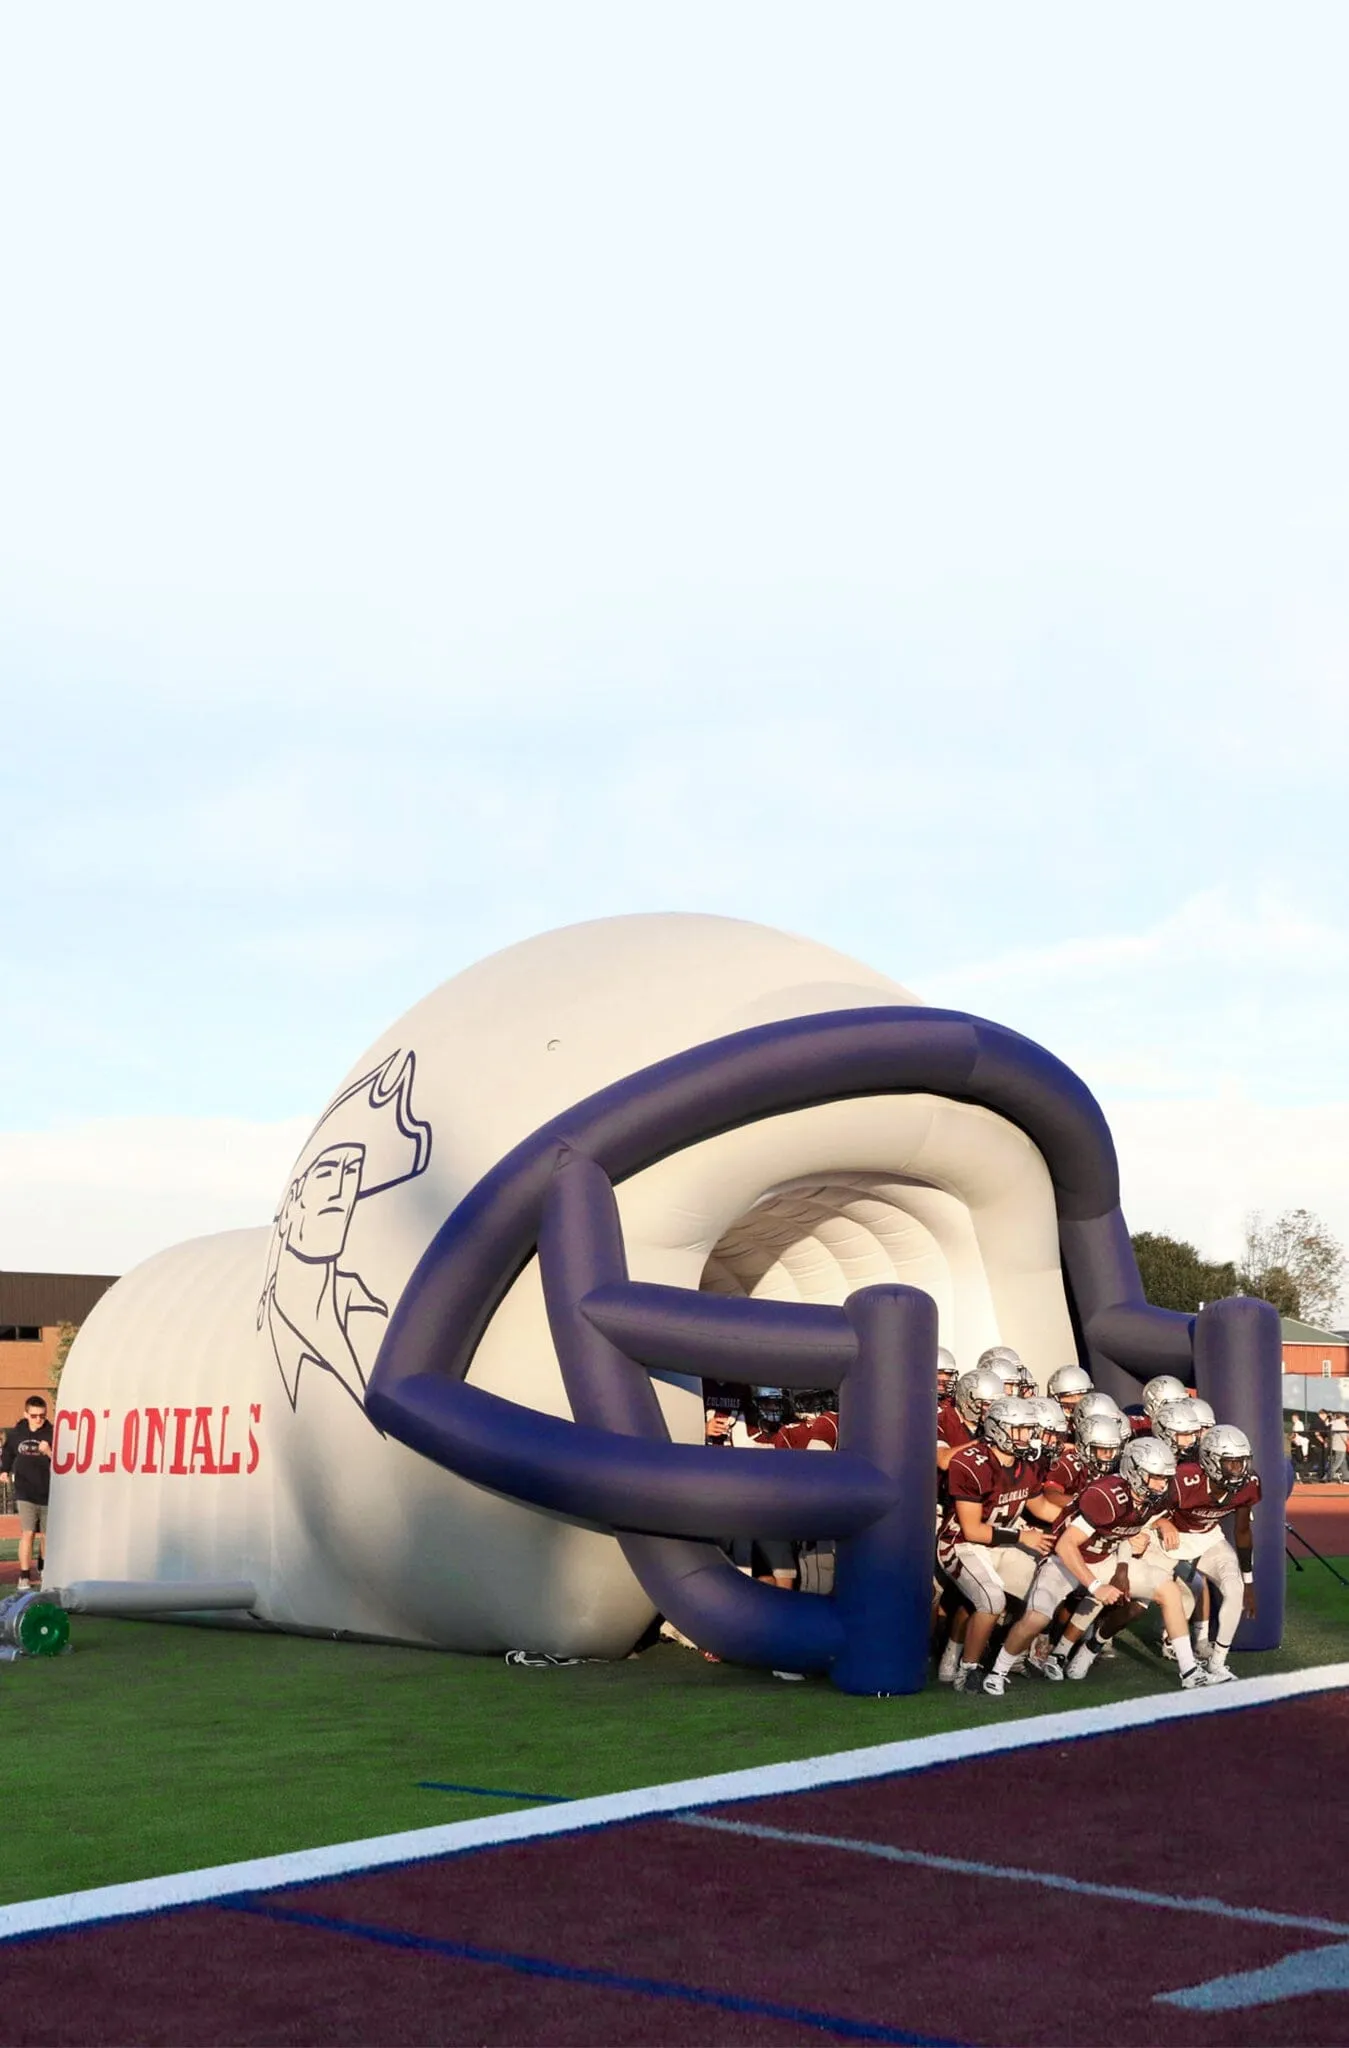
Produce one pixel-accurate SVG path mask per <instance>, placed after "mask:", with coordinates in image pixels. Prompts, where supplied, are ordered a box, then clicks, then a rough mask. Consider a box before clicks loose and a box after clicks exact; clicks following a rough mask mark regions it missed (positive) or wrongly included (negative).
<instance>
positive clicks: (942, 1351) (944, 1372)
mask: <svg viewBox="0 0 1349 2048" xmlns="http://www.w3.org/2000/svg"><path fill="white" fill-rule="evenodd" d="M959 1377H960V1367H959V1366H958V1365H957V1364H956V1355H955V1353H954V1351H948V1350H947V1348H946V1346H945V1345H944V1344H939V1345H938V1346H937V1395H938V1398H939V1399H940V1397H941V1396H942V1395H943V1394H949V1393H950V1391H951V1389H952V1387H953V1386H954V1385H955V1383H956V1381H957V1380H958V1379H959Z"/></svg>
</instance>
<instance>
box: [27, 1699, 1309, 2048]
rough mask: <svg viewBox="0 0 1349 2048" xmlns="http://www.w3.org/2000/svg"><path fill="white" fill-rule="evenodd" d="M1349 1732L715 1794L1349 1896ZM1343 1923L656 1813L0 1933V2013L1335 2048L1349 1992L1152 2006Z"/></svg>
mask: <svg viewBox="0 0 1349 2048" xmlns="http://www.w3.org/2000/svg"><path fill="white" fill-rule="evenodd" d="M1347 1756H1349V1693H1336V1694H1322V1695H1319V1696H1317V1697H1315V1698H1313V1699H1310V1700H1304V1701H1293V1702H1289V1703H1287V1704H1285V1705H1280V1706H1271V1707H1258V1708H1251V1709H1249V1710H1246V1711H1244V1712H1240V1713H1228V1714H1222V1715H1217V1716H1213V1717H1201V1718H1199V1719H1197V1720H1193V1721H1182V1722H1178V1723H1172V1724H1169V1725H1167V1724H1164V1725H1162V1726H1159V1727H1156V1728H1145V1729H1137V1730H1132V1731H1129V1732H1127V1733H1124V1734H1120V1735H1111V1736H1103V1737H1099V1738H1095V1739H1092V1740H1089V1741H1082V1742H1077V1743H1073V1744H1069V1745H1065V1746H1063V1747H1061V1748H1060V1747H1055V1748H1043V1749H1033V1750H1026V1751H1019V1752H1017V1751H1013V1752H1011V1753H1009V1754H1007V1755H1004V1756H997V1757H990V1758H986V1759H981V1760H977V1761H972V1762H968V1763H954V1764H951V1765H947V1766H944V1767H942V1768H940V1769H937V1770H933V1771H928V1772H925V1773H922V1774H914V1775H911V1776H907V1777H897V1778H889V1779H872V1780H869V1781H866V1782H862V1783H858V1784H855V1785H844V1786H837V1787H831V1788H827V1789H824V1790H820V1791H811V1792H801V1793H794V1794H790V1795H787V1796H780V1797H775V1798H772V1799H765V1800H757V1801H753V1802H746V1803H739V1804H735V1805H731V1806H726V1807H722V1808H717V1809H709V1811H711V1812H713V1813H715V1814H717V1815H719V1816H720V1817H723V1818H726V1819H731V1820H735V1821H737V1822H748V1823H750V1824H753V1825H757V1824H767V1825H770V1826H772V1827H778V1828H788V1829H793V1830H798V1831H806V1832H812V1833H821V1834H829V1835H834V1836H843V1837H848V1838H851V1839H855V1840H861V1841H868V1842H883V1843H888V1844H891V1845H896V1846H901V1847H904V1848H906V1849H911V1850H917V1851H922V1852H927V1853H931V1854H936V1855H944V1856H957V1857H961V1858H968V1859H971V1860H975V1861H978V1862H982V1863H988V1864H999V1865H1005V1864H1014V1865H1019V1866H1022V1867H1029V1868H1031V1869H1034V1870H1043V1871H1047V1872H1056V1873H1059V1874H1060V1875H1065V1876H1069V1877H1073V1878H1076V1879H1078V1880H1079V1881H1081V1880H1086V1881H1089V1882H1092V1883H1105V1884H1114V1885H1125V1886H1135V1887H1139V1888H1142V1889H1146V1890H1148V1891H1151V1892H1165V1893H1177V1894H1183V1895H1188V1896H1191V1897H1194V1896H1196V1895H1205V1896H1208V1897H1216V1898H1218V1899H1221V1900H1224V1901H1226V1902H1228V1903H1229V1904H1231V1905H1232V1906H1234V1907H1246V1908H1260V1909H1264V1910H1266V1911H1269V1910H1273V1911H1277V1912H1286V1913H1292V1914H1299V1915H1308V1914H1310V1915H1318V1916H1325V1917H1327V1918H1330V1919H1341V1918H1343V1919H1347V1920H1349V1886H1346V1882H1345V1863H1346V1852H1347V1851H1349V1829H1346V1828H1345V1826H1344V1820H1345V1816H1346V1801H1345V1799H1344V1797H1343V1795H1342V1794H1340V1795H1339V1796H1338V1797H1337V1795H1336V1794H1335V1793H1334V1792H1333V1790H1332V1789H1331V1788H1332V1787H1334V1786H1336V1785H1342V1784H1343V1782H1344V1766H1345V1759H1346V1757H1347ZM1318 1801H1320V1802H1322V1803H1321V1804H1320V1805H1319V1806H1318ZM1318 1813H1319V1816H1320V1818H1319V1820H1318V1818H1317V1816H1318ZM309 1921H317V1922H318V1923H319V1924H307V1922H309ZM1328 1939H1329V1937H1327V1936H1324V1935H1318V1934H1315V1933H1310V1932H1304V1931H1300V1930H1296V1929H1285V1928H1270V1927H1264V1926H1260V1925H1258V1924H1256V1925H1252V1924H1250V1923H1244V1922H1241V1921H1238V1920H1228V1919H1221V1918H1210V1917H1200V1916H1197V1915H1191V1914H1188V1913H1186V1914H1182V1913H1177V1912H1172V1911H1168V1910H1165V1909H1163V1908H1160V1907H1156V1906H1146V1905H1138V1904H1132V1903H1125V1902H1121V1901H1119V1900H1104V1899H1097V1898H1092V1897H1084V1896H1081V1895H1077V1894H1072V1893H1067V1892H1063V1891H1054V1890H1048V1889H1043V1888H1041V1887H1038V1886H1032V1885H1027V1884H1017V1883H1010V1882H1007V1881H1005V1880H1002V1879H996V1878H990V1877H977V1876H971V1875H966V1874H952V1873H943V1872H939V1871H934V1870H932V1869H930V1868H914V1867H910V1866H903V1865H895V1864H889V1863H885V1862H882V1861H879V1860H877V1859H876V1858H874V1857H871V1856H867V1855H864V1854H859V1853H856V1852H854V1851H849V1850H845V1849H828V1848H819V1847H804V1846H801V1845H799V1844H795V1843H779V1842H771V1841H764V1840H762V1839H758V1838H750V1837H746V1836H737V1835H724V1834H719V1833H714V1832H710V1831H707V1830H704V1829H702V1828H695V1827H690V1826H688V1825H686V1824H685V1823H682V1822H680V1821H676V1820H669V1819H658V1820H650V1821H638V1822H633V1823H629V1824H626V1825H624V1826H619V1827H612V1828H607V1829H601V1830H596V1831H593V1832H591V1833H588V1834H583V1835H572V1836H560V1837H553V1838H550V1839H545V1840H541V1841H537V1842H523V1843H517V1844H512V1845H507V1846H503V1847H500V1848H490V1849H482V1850H477V1851H473V1852H470V1853H467V1854H463V1855H460V1856H457V1857H450V1858H445V1859H442V1860H441V1861H439V1862H434V1863H425V1864H414V1865H409V1866H405V1867H403V1868H400V1869H397V1870H392V1871H384V1872H378V1873H374V1874H371V1875H369V1876H358V1877H350V1878H343V1879H339V1880H334V1881H331V1882H327V1883H322V1884H311V1885H305V1886H303V1887H296V1888H293V1889H291V1890H288V1891H284V1892H273V1893H267V1894H260V1895H254V1896H253V1897H252V1898H250V1899H249V1900H246V1901H237V1902H233V1903H228V1904H225V1903H222V1904H220V1905H214V1906H200V1907H191V1908H186V1909H183V1910H179V1911H175V1912H172V1913H166V1914H161V1915H158V1916H156V1917H154V1918H150V1919H143V1920H134V1921H126V1922H122V1923H119V1924H116V1925H110V1926H105V1927H95V1928H90V1929H88V1930H76V1931H73V1932H71V1933H66V1934H61V1935H53V1936H43V1937H40V1938H37V1939H31V1940H21V1941H17V1942H14V1943H11V1944H6V1945H4V1946H0V2013H2V2014H3V2024H2V2025H0V2035H2V2037H3V2040H4V2041H5V2042H6V2043H13V2044H26V2043H34V2044H36V2043H71V2044H82V2048H83V2044H97V2043H118V2044H125V2043H145V2044H152V2043H153V2044H158V2043H164V2044H177V2043H181V2042H184V2041H190V2042H192V2043H194V2044H200V2048H211V2044H225V2043H229V2044H241V2048H242V2044H271V2043H278V2044H280V2043H309V2042H353V2043H355V2042H360V2043H363V2044H364V2043H368V2042H370V2041H371V2040H378V2041H380V2042H393V2043H412V2042H415V2043H421V2042H436V2043H459V2042H463V2043H482V2044H497V2043H502V2044H517V2043H518V2044H532V2043H540V2044H542V2043H549V2044H552V2043H559V2044H563V2043H573V2042H575V2043H617V2044H622V2043H631V2044H646V2043H658V2042H659V2043H664V2042H689V2043H695V2042H697V2043H708V2042H718V2043H720V2042H764V2043H772V2042H779V2041H781V2042H788V2041H798V2042H800V2041H806V2040H810V2039H817V2040H818V2039H825V2040H827V2039H830V2038H834V2039H838V2038H845V2039H846V2038H853V2039H872V2040H882V2041H885V2040H889V2041H904V2040H912V2039H914V2038H918V2039H928V2040H932V2039H937V2040H940V2041H944V2042H952V2041H959V2042H966V2043H972V2044H980V2048H985V2044H986V2048H995V2044H1008V2048H1011V2044H1022V2043H1024V2044H1027V2048H1030V2044H1039V2043H1044V2044H1060V2043H1061V2044H1065V2048H1066V2044H1076V2043H1081V2042H1084V2041H1106V2040H1108V2041H1110V2042H1112V2043H1118V2044H1120V2048H1132V2044H1152V2043H1156V2044H1159V2048H1170V2044H1176V2048H1180V2044H1186V2048H1190V2044H1199V2048H1227V2044H1234V2048H1235V2044H1272V2043H1284V2042H1288V2043H1306V2044H1325V2048H1332V2044H1334V2048H1338V2044H1340V2043H1343V2042H1344V2041H1345V2040H1346V2039H1347V2038H1349V1994H1344V1993H1338V1994H1337V1993H1321V1994H1316V1995H1313V1996H1310V1997H1303V1998H1297V1999H1293V2000H1288V2001H1285V2002H1282V2003H1279V2004H1273V2005H1267V2006H1261V2007H1256V2008H1253V2009H1250V2010H1247V2011H1238V2012H1231V2013H1223V2014H1205V2013H1202V2012H1200V2013H1196V2012H1185V2011H1178V2010H1174V2009H1172V2008H1169V2007H1166V2006H1159V2005H1155V2004H1153V2003H1152V2000H1153V1997H1154V1994H1156V1993H1158V1992H1162V1991H1170V1990H1175V1989H1178V1988H1179V1987H1181V1986H1184V1985H1189V1984H1194V1983H1197V1982H1200V1981H1202V1980H1204V1979H1207V1978H1210V1977H1213V1976H1217V1975H1219V1974H1221V1973H1224V1972H1227V1971H1235V1970H1245V1969H1253V1968H1256V1967H1258V1966H1261V1965H1264V1964H1268V1963H1273V1962H1276V1961H1278V1959H1279V1958H1280V1957H1283V1956H1286V1955H1288V1954H1289V1953H1291V1952H1292V1951H1295V1950H1300V1949H1308V1948H1319V1947H1322V1946H1325V1945H1326V1943H1327V1941H1328ZM465 1948H467V1949H470V1950H474V1951H477V1952H478V1954H477V1956H476V1957H474V1956H465V1955H464V1954H463V1953H456V1952H455V1951H456V1950H459V1951H462V1950H463V1949H465ZM568 1972H570V1973H572V1974H571V1975H568V1974H567V1973H568ZM557 1973H560V1974H557ZM577 1973H595V1978H594V1980H593V1981H577ZM634 1979H637V1980H647V1981H646V1982H645V1983H634V1982H633V1981H632V1980H634ZM681 1992H682V1993H683V1994H687V1993H689V1992H692V1993H694V1994H695V1997H694V1998H693V1999H691V1998H690V1997H688V1996H687V1995H679V1994H680V1993H681ZM718 1998H722V1999H726V2000H728V2001H730V2002H729V2003H727V2004H719V2003H716V2002H711V2001H714V2000H716V1999H718ZM736 2001H738V2002H739V2005H738V2008H737V2005H736V2003H735V2002H736ZM831 2020H832V2021H833V2022H834V2023H835V2024H833V2025H831V2024H830V2021H831Z"/></svg>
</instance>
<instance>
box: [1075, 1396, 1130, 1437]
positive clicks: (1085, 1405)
mask: <svg viewBox="0 0 1349 2048" xmlns="http://www.w3.org/2000/svg"><path fill="white" fill-rule="evenodd" d="M1088 1415H1114V1416H1117V1417H1118V1418H1119V1420H1120V1421H1121V1422H1122V1423H1123V1424H1124V1426H1125V1428H1126V1429H1127V1428H1128V1417H1127V1416H1126V1415H1125V1413H1124V1410H1123V1409H1122V1408H1121V1407H1120V1405H1119V1402H1118V1401H1117V1400H1116V1399H1115V1398H1114V1396H1113V1395H1112V1394H1103V1393H1102V1392H1101V1391H1100V1389H1099V1388H1098V1387H1093V1388H1092V1390H1091V1392H1090V1393H1089V1394H1084V1395H1083V1396H1082V1399H1081V1400H1080V1401H1079V1402H1078V1404H1077V1406H1076V1408H1075V1409H1074V1410H1073V1421H1074V1423H1077V1422H1079V1421H1083V1420H1085V1418H1086V1417H1087V1416H1088Z"/></svg>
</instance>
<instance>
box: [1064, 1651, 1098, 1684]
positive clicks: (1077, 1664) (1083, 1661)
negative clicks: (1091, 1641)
mask: <svg viewBox="0 0 1349 2048" xmlns="http://www.w3.org/2000/svg"><path fill="white" fill-rule="evenodd" d="M1095 1662H1096V1652H1095V1651H1094V1650H1089V1649H1088V1648H1087V1645H1086V1644H1085V1643H1079V1644H1078V1646H1077V1648H1076V1649H1075V1650H1074V1651H1073V1654H1072V1656H1071V1657H1070V1658H1069V1659H1068V1662H1067V1665H1066V1666H1065V1668H1064V1675H1065V1677H1068V1678H1085V1677H1086V1675H1087V1673H1088V1672H1089V1671H1090V1669H1091V1667H1092V1665H1093V1664H1094V1663H1095Z"/></svg>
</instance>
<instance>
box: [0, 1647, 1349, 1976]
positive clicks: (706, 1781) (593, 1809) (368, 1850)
mask: <svg viewBox="0 0 1349 2048" xmlns="http://www.w3.org/2000/svg"><path fill="white" fill-rule="evenodd" d="M539 1675H540V1677H543V1678H545V1681H546V1674H539ZM1346 1687H1349V1663H1346V1664H1323V1665H1321V1666H1319V1667H1318V1668H1316V1669H1315V1670H1312V1671H1294V1672H1288V1673H1286V1674H1282V1673H1281V1674H1279V1675H1276V1676H1270V1677H1267V1678H1247V1679H1243V1680H1241V1682H1240V1683H1239V1684H1237V1685H1224V1686H1216V1687H1214V1688H1213V1690H1212V1691H1209V1690H1205V1689H1198V1690H1196V1691H1194V1692H1182V1691H1180V1689H1179V1688H1177V1690H1176V1691H1175V1692H1173V1693H1162V1694H1152V1695H1149V1696H1148V1697H1147V1698H1146V1699H1141V1700H1116V1701H1112V1702H1111V1703H1110V1704H1109V1705H1108V1706H1100V1707H1079V1708H1077V1709H1076V1710H1074V1711H1073V1712H1071V1713H1064V1714H1031V1715H1028V1716H1027V1717H1026V1719H1025V1720H1022V1721H1010V1722H1009V1721H1002V1722H993V1723H986V1724H984V1725H983V1726H981V1727H977V1728H969V1729H947V1730H945V1731H944V1732H943V1733H942V1734H939V1735H920V1736H917V1737H913V1738H911V1739H910V1740H908V1741H906V1742H881V1743H877V1744H875V1745H873V1746H872V1747H870V1748H867V1749H843V1750H836V1751H835V1752H834V1753H833V1754H832V1755H830V1756H817V1757H806V1758H800V1759H798V1760H796V1761H795V1762H792V1763H784V1764H765V1765H761V1766H759V1767H758V1768H756V1769H753V1770H747V1771H721V1772H718V1773H717V1775H716V1776H715V1777H709V1778H683V1779H680V1780H677V1781H676V1782H675V1783H673V1784H668V1785H643V1786H639V1787H637V1788H635V1789H634V1790H632V1791H630V1792H606V1793H603V1794H602V1795H600V1796H599V1797H598V1798H593V1799H572V1800H567V1801H566V1802H565V1803H564V1804H562V1805H560V1806H544V1807H530V1808H527V1809H526V1810H525V1811H523V1812H521V1811H519V1810H518V1809H517V1810H516V1811H515V1812H512V1813H494V1814H489V1815H487V1816H486V1817H485V1818H483V1819H481V1820H461V1821H449V1822H446V1823H445V1824H443V1825H442V1826H440V1827H434V1828H411V1829H408V1830H407V1831H406V1832H404V1833H402V1834H397V1835H372V1836H370V1837H368V1838H366V1839H364V1840H360V1841H355V1842H335V1843H332V1844H330V1845H329V1846H328V1847H327V1848H322V1849H298V1850H292V1851H290V1852H288V1853H286V1854H285V1855H281V1856H258V1857H254V1858H251V1859H250V1860H249V1861H248V1862H245V1863H220V1864H216V1865H214V1866H213V1867H211V1868H209V1869H205V1870H185V1871H181V1872H179V1873H177V1874H176V1875H175V1876H172V1877H152V1878H141V1879H138V1880H136V1881H135V1882H133V1883H131V1884H110V1885H101V1886H99V1887H98V1888H97V1889H96V1890H91V1891H82V1892H64V1893H61V1894H58V1895H57V1896H56V1897H53V1898H46V1899H24V1900H21V1901H19V1902H18V1903H16V1904H14V1905H12V1906H0V1942H2V1941H9V1940H13V1939H14V1938H16V1937H17V1936H19V1935H25V1934H40V1933H48V1932H51V1931H52V1930H53V1929H59V1928H63V1927H85V1926H88V1925H89V1924H90V1923H91V1922H93V1921H98V1920H122V1919H128V1918H132V1917H135V1916H139V1915H141V1914H144V1913H162V1912H165V1911H167V1910H169V1909H170V1908H172V1907H175V1906H192V1905H201V1904H203V1903H205V1902H207V1901H209V1900H211V1899H221V1898H228V1897H229V1896H230V1895H231V1894H232V1893H234V1892H253V1891H274V1890H277V1889H279V1888H280V1887H281V1886H283V1885H296V1884H309V1883H313V1882H315V1881H317V1880H319V1879H322V1878H331V1877H349V1876H351V1875H353V1874H354V1873H355V1872H357V1871H366V1870H381V1869H385V1868H387V1867H388V1866H389V1865H390V1864H397V1863H418V1862H425V1861H427V1860H429V1859H430V1858H433V1857H440V1856H455V1855H462V1854H463V1853H464V1852H465V1851H466V1850H470V1849H484V1848H490V1847H494V1846H496V1845H498V1844H502V1843H506V1842H531V1841H538V1840H539V1839H541V1838H542V1837H545V1836H548V1835H566V1834H573V1833H575V1832H576V1831H577V1830H578V1829H581V1828H599V1827H608V1826H610V1825H612V1824H613V1823H614V1822H617V1821H628V1820H641V1819H644V1818H646V1817H648V1816H651V1815H656V1814H662V1813H679V1812H682V1811H686V1810H687V1809H688V1808H689V1807H693V1806H721V1805H724V1804H726V1803H727V1802H729V1801H732V1800H741V1799H768V1798H772V1797H773V1796H774V1795H775V1794H777V1793H780V1792H805V1791H809V1790H811V1789H813V1788H815V1787H817V1786H823V1785H845V1784H849V1783H851V1782H854V1781H856V1780H857V1779H865V1778H888V1777H895V1776H899V1775H901V1774H903V1773H906V1772H909V1771H925V1770H929V1769H930V1768H931V1767H932V1766H933V1765H934V1764H949V1763H962V1762H965V1761H967V1760H968V1759H969V1758H971V1757H980V1756H997V1755H1000V1754H1001V1753H1002V1752H1004V1751H1006V1750H1015V1749H1039V1748H1042V1747H1047V1746H1051V1745H1053V1744H1054V1743H1058V1742H1080V1741H1083V1740H1085V1739H1087V1738H1089V1737H1091V1736H1095V1735H1116V1734H1120V1733H1122V1732H1124V1731H1125V1730H1127V1729H1130V1728H1149V1727H1154V1726H1156V1725H1157V1724H1159V1723H1161V1722H1165V1721H1187V1720H1191V1719H1196V1718H1198V1717H1200V1716H1205V1715H1208V1714H1227V1713H1232V1712H1234V1711H1236V1710H1239V1709H1241V1708H1245V1707H1260V1706H1269V1705H1271V1704H1273V1703H1275V1702H1276V1701H1279V1700H1291V1699H1301V1698H1304V1697H1306V1696H1308V1695H1311V1694H1314V1693H1319V1692H1336V1691H1341V1690H1343V1689H1345V1688H1346Z"/></svg>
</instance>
